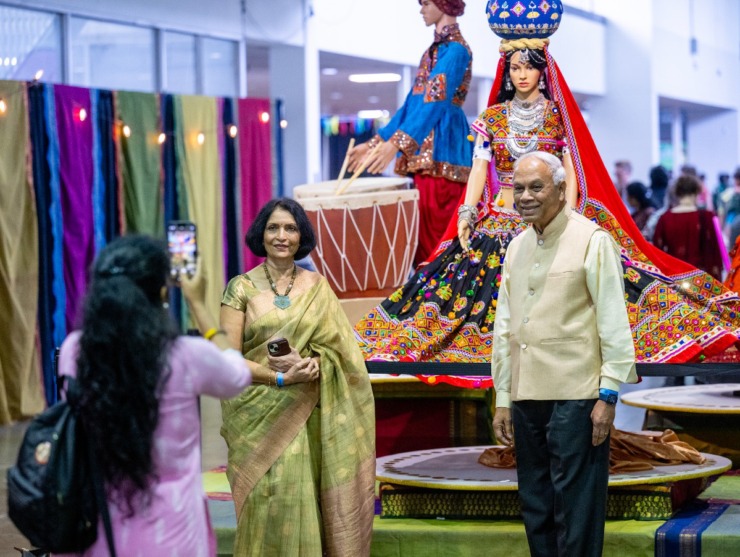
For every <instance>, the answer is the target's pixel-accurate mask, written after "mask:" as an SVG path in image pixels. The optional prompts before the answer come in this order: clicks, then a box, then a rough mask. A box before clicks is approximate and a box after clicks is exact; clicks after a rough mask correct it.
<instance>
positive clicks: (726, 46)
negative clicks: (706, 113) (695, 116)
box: [646, 0, 740, 108]
mask: <svg viewBox="0 0 740 557" xmlns="http://www.w3.org/2000/svg"><path fill="white" fill-rule="evenodd" d="M692 5H693V10H692V9H691V6H692ZM654 10H655V11H654V14H655V16H654V30H655V34H654V36H653V41H652V45H651V46H650V50H649V51H648V52H647V53H646V54H649V55H650V56H651V57H652V58H653V72H654V78H655V91H656V94H658V95H660V96H664V97H669V98H673V99H679V100H684V101H689V102H694V103H700V104H703V105H708V106H717V107H723V108H730V107H732V108H737V106H738V100H739V99H740V52H739V49H740V41H739V40H738V28H739V27H740V2H737V1H727V0H701V1H697V0H693V2H691V1H690V0H655V4H654ZM692 20H693V23H692ZM692 27H693V36H695V37H698V39H697V49H696V53H695V54H692V52H691V49H690V48H691V43H690V41H691V37H692Z"/></svg>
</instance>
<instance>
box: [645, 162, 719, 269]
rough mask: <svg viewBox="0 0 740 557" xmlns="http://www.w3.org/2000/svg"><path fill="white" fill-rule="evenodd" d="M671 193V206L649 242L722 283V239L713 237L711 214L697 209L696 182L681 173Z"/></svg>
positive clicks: (696, 179)
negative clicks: (674, 197) (673, 198)
mask: <svg viewBox="0 0 740 557" xmlns="http://www.w3.org/2000/svg"><path fill="white" fill-rule="evenodd" d="M673 190H674V193H675V196H676V199H677V202H676V205H675V207H673V208H672V209H670V210H668V211H666V212H665V213H664V214H663V215H662V216H661V217H660V219H658V223H657V225H656V227H655V234H654V236H653V243H654V244H655V246H656V247H658V248H660V249H662V250H663V251H665V252H666V253H668V254H670V255H672V256H674V257H676V258H678V259H681V260H683V261H685V262H687V263H690V264H691V265H694V266H695V267H698V268H699V269H702V270H704V271H706V272H707V273H709V274H710V275H712V276H713V277H714V278H716V279H717V280H722V266H723V263H722V252H721V250H722V247H723V245H724V244H720V242H722V238H721V237H718V235H717V228H718V227H717V226H715V223H714V219H715V216H714V213H712V211H709V210H707V209H700V208H699V207H698V205H697V198H698V196H699V194H700V193H701V183H700V182H699V179H698V178H697V177H695V176H692V175H691V174H682V175H681V176H679V177H678V179H677V180H676V183H675V184H674V186H673Z"/></svg>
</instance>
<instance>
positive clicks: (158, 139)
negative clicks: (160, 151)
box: [157, 132, 167, 145]
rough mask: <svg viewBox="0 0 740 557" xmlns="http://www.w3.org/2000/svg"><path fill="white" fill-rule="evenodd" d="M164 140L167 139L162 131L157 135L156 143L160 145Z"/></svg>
mask: <svg viewBox="0 0 740 557" xmlns="http://www.w3.org/2000/svg"><path fill="white" fill-rule="evenodd" d="M165 141H167V136H166V135H165V134H164V132H162V133H160V134H159V135H158V136H157V143H159V144H160V145H162V144H163V143H164V142H165Z"/></svg>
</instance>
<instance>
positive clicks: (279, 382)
mask: <svg viewBox="0 0 740 557" xmlns="http://www.w3.org/2000/svg"><path fill="white" fill-rule="evenodd" d="M275 383H276V384H277V386H278V387H283V386H285V383H283V374H282V373H280V372H279V371H278V372H277V373H276V374H275Z"/></svg>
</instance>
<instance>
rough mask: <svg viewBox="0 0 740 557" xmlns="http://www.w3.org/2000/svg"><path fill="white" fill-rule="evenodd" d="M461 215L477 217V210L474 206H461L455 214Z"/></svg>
mask: <svg viewBox="0 0 740 557" xmlns="http://www.w3.org/2000/svg"><path fill="white" fill-rule="evenodd" d="M461 213H473V214H474V215H477V214H478V209H476V207H475V205H467V204H462V205H460V206H459V207H458V208H457V214H458V215H459V214H461Z"/></svg>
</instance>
